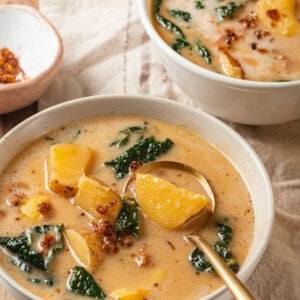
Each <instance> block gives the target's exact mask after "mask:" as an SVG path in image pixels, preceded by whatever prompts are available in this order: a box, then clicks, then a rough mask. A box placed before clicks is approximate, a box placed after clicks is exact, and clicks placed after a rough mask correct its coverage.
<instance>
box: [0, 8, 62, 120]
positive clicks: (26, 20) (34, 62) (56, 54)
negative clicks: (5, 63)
mask: <svg viewBox="0 0 300 300" xmlns="http://www.w3.org/2000/svg"><path fill="white" fill-rule="evenodd" d="M0 33H1V34H0V49H2V48H4V47H6V48H8V49H9V50H11V51H12V52H13V53H14V54H15V56H16V57H17V58H18V60H19V63H20V65H21V67H22V69H23V70H24V72H25V73H26V75H27V76H28V77H29V79H28V80H24V81H20V82H16V83H7V84H0V114H3V113H8V112H11V111H13V110H17V109H19V108H22V107H25V106H27V105H29V104H31V103H33V102H34V101H36V100H38V98H39V97H40V96H41V95H42V94H43V92H44V91H45V90H46V88H47V87H48V86H49V84H50V83H51V80H52V79H53V78H54V76H55V74H56V72H57V70H58V68H59V66H60V62H61V60H62V56H63V46H62V41H61V38H60V36H59V34H58V32H57V31H56V29H55V28H54V27H53V25H51V24H50V22H49V21H48V20H47V19H46V18H45V17H43V16H42V15H41V14H40V13H39V12H38V11H37V10H35V9H33V8H30V7H28V6H24V5H0Z"/></svg>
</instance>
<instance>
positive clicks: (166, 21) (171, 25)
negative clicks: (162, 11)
mask: <svg viewBox="0 0 300 300" xmlns="http://www.w3.org/2000/svg"><path fill="white" fill-rule="evenodd" d="M156 20H157V22H158V23H159V24H160V25H161V26H162V27H164V28H166V29H167V30H169V31H170V32H172V33H174V34H175V35H177V36H178V37H180V38H181V39H185V34H184V33H183V32H182V30H181V29H180V27H179V26H177V25H176V24H174V23H173V22H172V21H170V20H169V19H167V18H165V17H164V16H162V15H156Z"/></svg>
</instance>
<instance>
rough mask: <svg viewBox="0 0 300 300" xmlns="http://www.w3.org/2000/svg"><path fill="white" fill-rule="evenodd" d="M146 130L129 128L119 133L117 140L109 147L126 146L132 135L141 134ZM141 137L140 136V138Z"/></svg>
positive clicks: (139, 127) (143, 127) (137, 127)
mask: <svg viewBox="0 0 300 300" xmlns="http://www.w3.org/2000/svg"><path fill="white" fill-rule="evenodd" d="M146 129H147V127H146V126H131V127H128V128H125V129H123V130H120V131H119V136H120V137H119V138H118V139H116V140H115V141H113V142H112V143H111V144H110V145H109V146H110V147H112V146H115V147H117V148H120V147H123V146H126V145H127V144H128V142H129V139H130V136H131V134H132V133H139V134H142V133H143V132H144V131H145V130H146ZM140 137H141V136H140Z"/></svg>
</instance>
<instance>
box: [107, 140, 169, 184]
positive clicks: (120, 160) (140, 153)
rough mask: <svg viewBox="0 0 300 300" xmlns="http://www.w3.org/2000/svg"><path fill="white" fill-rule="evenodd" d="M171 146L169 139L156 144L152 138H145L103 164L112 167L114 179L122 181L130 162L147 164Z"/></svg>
mask: <svg viewBox="0 0 300 300" xmlns="http://www.w3.org/2000/svg"><path fill="white" fill-rule="evenodd" d="M172 146H173V142H172V141H171V140H170V139H166V140H165V141H163V142H157V141H155V139H154V137H153V136H150V137H145V138H142V139H140V140H139V141H138V142H137V143H136V144H134V145H133V146H132V147H131V148H129V149H127V150H126V151H124V152H123V153H122V154H121V155H120V156H118V157H116V158H114V159H112V160H109V161H106V162H104V165H105V166H109V167H112V168H113V170H114V172H115V174H116V178H117V179H122V178H124V177H125V175H126V174H128V172H129V168H130V164H131V162H133V161H138V162H141V163H148V162H150V161H154V160H155V159H156V157H158V156H159V155H161V154H164V153H166V152H168V151H169V150H170V149H171V147H172Z"/></svg>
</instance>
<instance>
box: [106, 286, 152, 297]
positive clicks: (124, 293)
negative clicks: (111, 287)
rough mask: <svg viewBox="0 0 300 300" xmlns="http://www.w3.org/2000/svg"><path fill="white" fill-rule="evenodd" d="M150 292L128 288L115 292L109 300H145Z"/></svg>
mask: <svg viewBox="0 0 300 300" xmlns="http://www.w3.org/2000/svg"><path fill="white" fill-rule="evenodd" d="M147 294H148V291H146V290H144V289H139V288H138V289H136V290H130V289H127V288H123V289H119V290H116V291H113V292H112V293H111V294H110V295H109V296H108V299H109V300H143V299H145V297H146V296H147Z"/></svg>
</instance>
